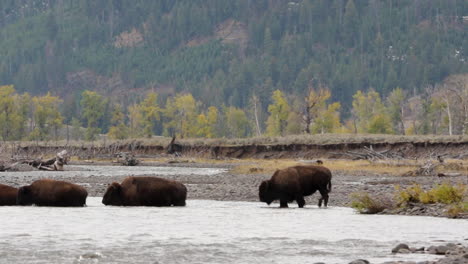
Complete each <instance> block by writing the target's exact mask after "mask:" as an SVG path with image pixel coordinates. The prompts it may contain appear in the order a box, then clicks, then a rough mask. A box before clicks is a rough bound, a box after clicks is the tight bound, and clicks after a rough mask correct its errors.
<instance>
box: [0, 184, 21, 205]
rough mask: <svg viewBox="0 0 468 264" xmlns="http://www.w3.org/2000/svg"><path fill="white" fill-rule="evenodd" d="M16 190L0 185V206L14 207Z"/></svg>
mask: <svg viewBox="0 0 468 264" xmlns="http://www.w3.org/2000/svg"><path fill="white" fill-rule="evenodd" d="M17 194H18V189H17V188H14V187H11V186H8V185H4V184H0V205H16V195H17Z"/></svg>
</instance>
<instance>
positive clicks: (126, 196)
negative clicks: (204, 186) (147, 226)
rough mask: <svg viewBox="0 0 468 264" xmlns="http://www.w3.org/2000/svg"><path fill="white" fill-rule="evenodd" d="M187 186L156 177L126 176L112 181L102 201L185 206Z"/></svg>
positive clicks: (133, 204) (119, 203)
mask: <svg viewBox="0 0 468 264" xmlns="http://www.w3.org/2000/svg"><path fill="white" fill-rule="evenodd" d="M186 198H187V188H186V187H185V186H184V185H183V184H182V183H180V182H176V181H171V180H166V179H161V178H156V177H133V176H131V177H127V178H125V180H124V181H123V182H122V184H119V183H117V182H114V183H112V184H111V185H110V186H109V187H108V188H107V191H106V193H105V194H104V197H103V198H102V203H103V204H105V205H123V206H171V205H174V206H185V199H186Z"/></svg>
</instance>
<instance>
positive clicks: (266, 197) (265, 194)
mask: <svg viewBox="0 0 468 264" xmlns="http://www.w3.org/2000/svg"><path fill="white" fill-rule="evenodd" d="M269 187H270V184H269V181H263V182H262V183H261V184H260V187H259V190H258V196H259V197H260V202H265V203H267V204H268V205H270V204H271V203H272V202H273V201H274V200H275V198H274V197H273V195H272V193H271V191H270V190H269V189H270V188H269Z"/></svg>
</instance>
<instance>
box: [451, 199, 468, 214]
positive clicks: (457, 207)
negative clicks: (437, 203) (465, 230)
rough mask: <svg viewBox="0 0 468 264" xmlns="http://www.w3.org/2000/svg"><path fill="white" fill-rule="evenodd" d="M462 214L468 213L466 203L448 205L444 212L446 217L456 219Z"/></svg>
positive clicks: (467, 203)
mask: <svg viewBox="0 0 468 264" xmlns="http://www.w3.org/2000/svg"><path fill="white" fill-rule="evenodd" d="M463 213H468V202H464V203H457V204H453V205H450V206H449V207H448V209H447V212H446V214H447V216H448V217H451V218H456V217H458V216H459V215H460V214H463Z"/></svg>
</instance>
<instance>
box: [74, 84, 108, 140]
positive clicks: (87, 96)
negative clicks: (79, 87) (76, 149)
mask: <svg viewBox="0 0 468 264" xmlns="http://www.w3.org/2000/svg"><path fill="white" fill-rule="evenodd" d="M81 96H82V98H81V101H80V105H81V108H82V116H83V118H84V119H85V120H86V123H87V127H86V134H85V139H86V140H94V139H95V138H96V136H97V135H98V134H99V133H100V132H101V128H100V127H99V122H100V121H101V119H102V118H103V116H104V108H105V103H106V100H105V99H104V98H103V97H102V96H101V95H100V94H98V93H97V92H93V91H88V90H86V91H84V92H83V93H82V94H81Z"/></svg>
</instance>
